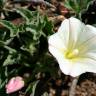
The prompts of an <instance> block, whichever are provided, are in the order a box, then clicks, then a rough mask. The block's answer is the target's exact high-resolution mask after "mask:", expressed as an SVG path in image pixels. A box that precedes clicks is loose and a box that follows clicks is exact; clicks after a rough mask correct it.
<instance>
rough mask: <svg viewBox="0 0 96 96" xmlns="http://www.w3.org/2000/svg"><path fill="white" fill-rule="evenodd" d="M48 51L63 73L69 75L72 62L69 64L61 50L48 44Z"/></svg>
mask: <svg viewBox="0 0 96 96" xmlns="http://www.w3.org/2000/svg"><path fill="white" fill-rule="evenodd" d="M49 51H50V52H51V53H52V54H53V56H54V57H55V58H56V59H57V61H58V64H59V66H60V69H61V71H62V72H63V73H64V74H66V75H69V73H70V70H71V69H72V64H70V62H69V61H68V60H67V59H66V58H64V54H63V52H61V51H60V50H58V49H56V48H54V47H53V46H49Z"/></svg>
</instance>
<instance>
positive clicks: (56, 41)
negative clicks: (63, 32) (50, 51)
mask: <svg viewBox="0 0 96 96" xmlns="http://www.w3.org/2000/svg"><path fill="white" fill-rule="evenodd" d="M48 43H49V46H53V47H54V48H57V49H58V50H62V49H63V50H65V45H64V43H63V40H62V38H60V36H59V35H58V33H55V34H54V35H52V36H50V37H49V40H48Z"/></svg>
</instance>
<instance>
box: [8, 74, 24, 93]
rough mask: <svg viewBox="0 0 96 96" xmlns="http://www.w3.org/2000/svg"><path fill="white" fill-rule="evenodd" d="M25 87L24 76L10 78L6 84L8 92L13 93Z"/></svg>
mask: <svg viewBox="0 0 96 96" xmlns="http://www.w3.org/2000/svg"><path fill="white" fill-rule="evenodd" d="M22 87H24V81H23V78H22V77H19V76H17V77H13V78H11V79H10V80H9V82H8V84H7V85H6V93H7V94H9V93H13V92H15V91H18V90H19V89H21V88H22Z"/></svg>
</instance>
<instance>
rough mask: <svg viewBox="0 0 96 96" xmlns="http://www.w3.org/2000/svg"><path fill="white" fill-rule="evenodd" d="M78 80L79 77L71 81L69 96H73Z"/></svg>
mask: <svg viewBox="0 0 96 96" xmlns="http://www.w3.org/2000/svg"><path fill="white" fill-rule="evenodd" d="M78 79H79V77H75V78H73V81H72V84H71V86H70V90H69V96H75V89H76V85H77V82H78Z"/></svg>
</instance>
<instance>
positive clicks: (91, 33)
mask: <svg viewBox="0 0 96 96" xmlns="http://www.w3.org/2000/svg"><path fill="white" fill-rule="evenodd" d="M48 43H49V51H50V53H52V55H53V56H54V57H55V58H56V59H57V61H58V63H59V66H60V69H61V71H62V72H63V73H65V74H66V75H70V76H73V77H76V76H79V75H80V74H82V73H85V72H93V73H96V28H95V27H93V26H91V25H85V24H84V23H82V22H81V21H80V20H78V19H76V18H73V17H71V18H69V19H65V20H64V21H63V22H62V24H61V26H60V28H59V29H58V32H56V33H55V34H53V35H52V36H50V37H49V40H48Z"/></svg>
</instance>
